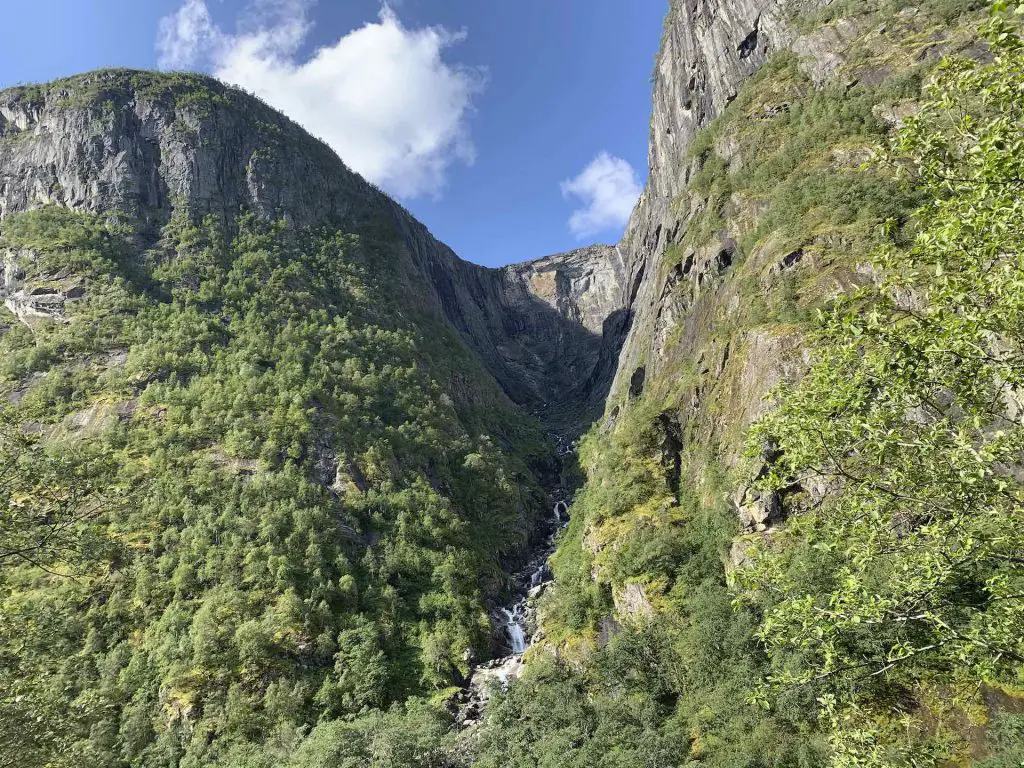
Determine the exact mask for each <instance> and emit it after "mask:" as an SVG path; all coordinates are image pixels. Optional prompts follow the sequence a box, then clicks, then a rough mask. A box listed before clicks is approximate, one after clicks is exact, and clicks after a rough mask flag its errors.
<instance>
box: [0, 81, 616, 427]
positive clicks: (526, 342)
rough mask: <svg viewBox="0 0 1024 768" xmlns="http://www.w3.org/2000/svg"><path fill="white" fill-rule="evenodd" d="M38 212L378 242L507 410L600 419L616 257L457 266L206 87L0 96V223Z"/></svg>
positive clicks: (66, 84)
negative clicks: (270, 225) (561, 409)
mask: <svg viewBox="0 0 1024 768" xmlns="http://www.w3.org/2000/svg"><path fill="white" fill-rule="evenodd" d="M48 204H56V205H62V206H67V207H70V208H73V209H76V210H82V211H90V212H95V213H103V214H105V215H106V214H113V213H115V212H116V213H117V215H119V216H120V217H122V218H123V220H124V221H125V222H126V223H128V224H129V225H131V226H132V227H133V228H134V230H135V232H136V233H137V235H138V239H139V246H140V248H144V247H147V246H149V245H151V244H152V243H153V242H155V241H156V240H157V239H158V238H159V235H160V230H161V228H162V227H163V226H164V225H166V224H167V223H168V222H170V221H171V219H172V217H173V216H175V215H181V214H186V215H188V216H189V217H191V218H192V219H194V220H199V219H202V218H204V217H207V216H213V217H214V218H216V219H219V220H221V221H223V222H224V223H225V224H227V225H228V226H230V225H231V222H232V221H233V220H234V217H236V216H237V215H238V214H239V212H240V211H252V212H254V213H256V214H257V215H259V216H261V217H264V218H267V219H271V218H272V219H285V220H287V221H289V222H291V223H293V224H294V225H296V226H300V227H302V226H313V227H317V226H328V227H335V228H340V229H342V230H343V231H346V232H352V233H357V234H365V235H368V236H369V237H368V238H367V239H368V240H370V239H372V240H373V241H374V242H376V243H380V242H386V243H387V244H388V246H389V249H390V251H391V256H392V257H393V258H395V259H397V260H398V263H399V265H400V269H399V272H400V274H402V275H407V276H408V282H409V284H410V293H411V295H421V294H424V293H426V294H427V296H426V298H425V299H424V300H425V301H427V302H428V303H430V304H432V308H433V310H434V311H438V312H442V313H444V314H445V315H446V316H447V318H448V320H449V321H450V322H451V324H452V325H453V326H454V327H455V329H456V330H458V331H459V333H460V334H461V335H462V337H463V338H464V340H465V341H466V343H467V344H468V346H469V347H470V348H471V349H472V350H473V351H474V352H475V353H476V354H477V356H478V357H480V359H481V360H482V361H483V362H484V364H485V365H486V367H487V368H488V369H489V370H490V372H491V373H492V374H493V375H494V377H495V378H496V379H497V381H498V382H499V384H500V385H501V386H502V387H503V389H504V390H505V392H506V393H507V394H508V395H509V397H511V399H512V400H514V401H516V402H518V403H521V404H523V405H526V406H528V407H530V408H533V409H537V410H543V409H544V407H545V404H550V403H552V402H553V401H559V400H563V401H564V400H566V399H567V398H568V399H578V398H583V399H584V400H586V401H587V402H588V403H590V404H591V405H593V406H594V407H598V408H599V406H600V403H601V402H602V400H603V395H604V391H605V390H607V387H608V384H609V383H610V378H611V372H612V370H613V368H614V364H613V360H614V358H615V356H616V354H617V350H618V345H619V343H620V341H621V330H622V328H623V325H624V324H623V322H622V320H621V318H620V319H619V320H618V321H616V322H612V323H611V326H610V332H609V333H608V334H605V333H604V325H605V320H606V319H608V318H609V317H610V316H613V315H614V314H615V313H616V311H617V310H621V309H622V306H623V303H624V290H623V281H624V278H625V267H624V264H623V260H622V258H621V257H620V255H619V251H618V249H617V248H615V247H614V246H596V247H592V248H586V249H582V250H579V251H574V252H572V253H568V254H559V255H556V256H552V257H549V258H548V259H542V260H539V261H533V262H530V263H528V264H524V265H519V266H514V267H508V268H506V269H487V268H484V267H479V266H477V265H473V264H469V263H467V262H464V261H462V260H460V259H459V258H458V257H457V256H456V255H455V254H454V253H453V252H452V251H451V250H450V249H449V248H447V247H446V246H444V245H443V244H442V243H440V242H438V241H437V240H436V239H434V237H433V236H432V235H431V234H430V233H429V231H428V230H427V229H426V227H424V226H423V225H422V224H421V223H420V222H418V221H416V220H415V219H414V218H413V217H412V216H411V215H410V214H409V213H408V212H407V211H406V210H405V209H403V208H402V207H401V206H400V205H398V204H397V203H396V202H395V201H393V200H392V199H390V198H389V197H387V196H386V195H385V194H384V193H382V192H381V191H380V190H378V189H376V188H375V187H373V186H372V185H370V184H368V183H367V182H366V181H365V180H363V179H362V178H361V177H360V176H358V175H357V174H355V173H353V172H352V171H350V170H349V169H348V168H347V167H346V166H345V165H344V163H343V162H342V161H341V160H339V159H338V157H337V156H336V155H335V154H334V153H333V152H332V151H331V150H330V149H329V148H328V147H327V146H326V145H324V144H323V143H321V142H319V141H317V140H316V139H314V138H312V137H311V136H309V135H308V134H307V133H306V132H305V131H303V130H302V129H301V128H300V127H299V126H298V125H296V124H295V123H293V122H292V121H290V120H288V119H287V118H285V117H284V116H283V115H281V114H279V113H278V112H276V111H274V110H273V109H271V108H269V107H268V106H266V105H265V104H263V103H261V102H260V101H258V100H257V99H255V98H254V97H251V96H248V95H246V94H244V93H241V92H239V91H236V90H233V89H230V88H227V87H225V86H223V85H221V84H220V83H218V82H216V81H214V80H212V79H210V78H205V77H202V76H198V75H162V74H157V73H147V72H135V71H127V70H107V71H100V72H94V73H89V74H87V75H81V76H78V77H74V78H70V79H68V80H64V81H59V82H57V83H54V84H51V85H48V86H29V87H21V88H14V89H10V90H7V91H3V92H0V222H2V219H3V218H5V217H8V216H11V215H12V214H16V213H18V212H21V211H25V210H28V209H30V208H35V207H39V206H43V205H48ZM0 230H2V223H0ZM424 288H426V291H424ZM6 293H7V294H10V293H11V291H9V290H7V291H6ZM2 298H4V299H5V300H9V301H11V300H13V299H12V298H11V297H9V296H7V295H5V296H3V297H2ZM570 391H571V394H570Z"/></svg>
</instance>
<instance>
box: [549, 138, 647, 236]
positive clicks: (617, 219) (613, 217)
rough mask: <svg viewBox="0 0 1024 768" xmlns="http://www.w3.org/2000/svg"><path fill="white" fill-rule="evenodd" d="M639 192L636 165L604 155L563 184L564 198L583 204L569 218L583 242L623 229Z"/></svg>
mask: <svg viewBox="0 0 1024 768" xmlns="http://www.w3.org/2000/svg"><path fill="white" fill-rule="evenodd" d="M640 192H641V187H640V180H639V179H638V178H637V175H636V171H634V170H633V166H631V165H630V164H629V163H628V162H626V161H625V160H623V159H622V158H619V157H612V156H611V155H609V154H608V153H607V152H601V153H600V154H599V155H598V156H597V157H595V158H594V159H593V160H592V161H591V163H590V165H588V166H587V167H586V168H584V169H583V171H582V172H581V173H580V175H579V176H577V177H576V178H574V179H568V180H567V181H563V182H562V195H563V196H564V197H565V198H566V199H569V198H578V199H580V200H581V201H582V202H583V204H584V205H583V207H582V208H578V209H576V210H575V211H573V214H572V216H570V217H569V229H570V230H571V231H572V233H573V234H574V235H576V237H578V238H580V239H583V238H586V237H592V236H593V235H597V234H600V233H602V232H607V231H608V230H613V229H622V228H623V227H625V226H626V222H628V221H629V216H630V214H631V213H632V212H633V206H634V205H636V201H637V199H639V197H640Z"/></svg>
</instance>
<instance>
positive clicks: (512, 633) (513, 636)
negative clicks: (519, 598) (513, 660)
mask: <svg viewBox="0 0 1024 768" xmlns="http://www.w3.org/2000/svg"><path fill="white" fill-rule="evenodd" d="M518 608H519V606H518V605H517V606H516V607H515V611H516V612H518ZM501 610H502V612H503V613H504V614H505V618H506V619H507V620H508V623H507V624H506V625H505V631H506V632H507V633H508V641H509V644H510V645H511V646H512V653H514V654H516V655H517V656H518V655H519V654H520V653H523V652H524V651H525V650H526V633H525V632H524V631H523V625H522V621H523V620H522V618H520V617H518V616H516V612H513V611H510V610H509V609H508V608H502V609H501Z"/></svg>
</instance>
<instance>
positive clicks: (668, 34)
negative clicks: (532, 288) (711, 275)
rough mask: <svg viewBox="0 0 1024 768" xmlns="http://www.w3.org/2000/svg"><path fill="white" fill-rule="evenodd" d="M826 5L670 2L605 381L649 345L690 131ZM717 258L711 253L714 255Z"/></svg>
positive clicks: (623, 373) (797, 0)
mask: <svg viewBox="0 0 1024 768" xmlns="http://www.w3.org/2000/svg"><path fill="white" fill-rule="evenodd" d="M827 4H828V0H724V1H723V0H698V1H697V2H672V3H671V5H670V8H669V12H668V16H667V17H666V20H665V32H664V36H663V39H662V45H661V48H660V50H659V52H658V57H657V60H656V63H655V70H654V96H653V111H652V115H651V134H650V144H649V165H650V177H649V180H648V183H647V188H646V190H645V191H644V194H643V196H642V197H641V199H640V202H639V203H638V204H637V207H636V209H635V210H634V212H633V215H632V217H631V219H630V222H629V225H628V227H627V230H626V235H625V237H624V239H623V242H622V244H621V246H620V247H621V248H622V250H623V251H624V252H625V253H626V254H627V255H626V260H627V269H628V274H629V278H628V279H629V282H630V284H631V285H632V286H633V289H632V290H633V292H634V293H635V298H634V300H633V302H632V304H631V308H632V309H633V311H634V313H635V322H634V324H633V327H632V331H631V332H630V334H629V340H628V342H627V343H626V345H625V348H624V350H623V354H622V360H621V362H620V365H619V368H618V373H617V376H616V380H615V385H614V390H615V391H620V390H622V389H623V388H625V387H626V386H628V382H629V381H630V379H631V378H632V376H633V375H634V372H635V371H636V369H637V366H638V365H639V364H640V363H639V362H638V361H639V360H640V358H641V357H642V350H643V349H644V347H645V345H647V344H648V342H649V340H650V338H649V337H650V332H651V325H652V315H657V314H658V313H659V304H660V302H661V300H662V299H663V296H662V293H663V291H664V288H665V283H664V275H662V274H661V270H660V268H659V267H660V265H659V262H660V259H661V256H662V254H663V253H664V252H665V250H666V249H667V248H668V247H669V246H670V245H671V244H672V243H674V242H678V240H679V239H680V238H681V237H682V236H683V234H684V231H685V227H686V218H687V213H688V212H687V211H684V210H682V209H681V208H680V207H679V206H678V205H673V203H676V202H678V200H679V199H680V197H681V196H682V195H683V194H684V192H685V191H686V188H687V185H688V183H689V181H690V178H691V176H692V175H693V174H694V173H695V172H696V171H697V170H698V169H699V164H698V163H697V162H695V160H694V158H693V157H691V154H690V148H691V145H692V143H693V140H694V138H695V137H696V135H697V133H698V131H700V130H701V129H703V128H705V127H707V126H708V125H709V124H710V123H711V121H712V120H714V119H715V118H717V117H719V116H720V115H721V114H722V113H723V112H724V111H725V109H726V107H728V105H729V104H730V103H731V102H732V101H733V99H735V98H736V95H737V93H738V91H739V89H740V87H741V86H742V85H743V84H744V82H746V81H747V80H748V79H749V78H750V77H752V76H753V75H754V74H755V73H756V72H758V71H759V70H760V69H761V67H763V66H764V64H765V62H766V61H767V60H768V58H769V56H771V55H772V54H773V53H778V52H780V51H783V50H786V49H787V48H788V47H790V45H791V44H792V43H793V41H794V39H795V38H796V37H797V35H796V33H795V31H794V30H793V27H792V22H793V20H794V14H795V13H796V12H798V11H800V10H803V11H805V12H811V11H813V10H814V9H815V8H817V7H820V6H823V5H827ZM715 256H716V257H717V254H715Z"/></svg>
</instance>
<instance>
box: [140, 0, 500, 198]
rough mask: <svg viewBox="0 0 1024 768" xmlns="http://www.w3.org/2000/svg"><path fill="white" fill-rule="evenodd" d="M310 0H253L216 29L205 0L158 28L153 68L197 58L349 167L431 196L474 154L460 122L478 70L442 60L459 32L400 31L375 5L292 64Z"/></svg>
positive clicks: (478, 85)
mask: <svg viewBox="0 0 1024 768" xmlns="http://www.w3.org/2000/svg"><path fill="white" fill-rule="evenodd" d="M309 6H310V2H309V0H258V2H256V4H255V5H253V6H252V7H251V8H250V10H249V12H248V14H247V15H246V17H245V18H244V19H243V20H242V21H241V22H240V24H239V30H240V31H239V32H238V33H237V34H227V33H225V32H224V31H223V30H221V29H220V28H218V27H217V26H216V25H215V24H214V23H213V21H212V19H211V17H210V13H209V10H208V8H207V6H206V4H205V2H204V0H186V2H185V4H184V5H183V6H182V7H181V8H180V9H179V10H178V12H177V13H175V14H173V15H172V16H169V17H167V18H165V19H164V20H163V21H162V22H161V24H160V32H159V36H158V39H157V48H158V51H159V53H160V66H161V67H166V68H185V67H196V66H201V67H204V68H208V69H210V70H211V71H212V72H213V74H214V75H215V76H216V77H217V78H219V79H221V80H223V81H225V82H227V83H231V84H233V85H238V86H241V87H242V88H245V89H246V90H248V91H251V92H252V93H255V94H257V95H258V96H260V97H261V98H262V99H264V100H265V101H266V102H268V103H269V104H271V105H273V106H274V107H277V108H278V109H280V110H281V111H283V112H284V113H285V114H287V115H288V116H289V117H291V118H292V119H294V120H296V121H297V122H298V123H300V124H301V125H302V126H303V127H305V128H306V129H307V130H309V131H310V132H311V133H313V134H315V135H317V136H319V137H320V138H322V139H324V140H325V141H326V142H327V143H328V144H330V145H331V147H333V148H334V150H335V151H336V152H337V153H338V154H339V155H340V156H341V158H342V159H343V160H344V161H345V162H346V163H347V164H348V165H349V166H351V167H352V168H353V169H354V170H356V171H358V172H359V173H361V174H363V175H364V176H365V177H366V178H368V179H369V180H370V181H373V182H375V183H377V184H379V185H381V186H382V187H384V188H385V189H387V190H389V191H391V192H393V193H395V194H397V195H399V196H401V197H406V198H412V197H418V196H421V195H438V194H439V193H440V191H441V190H442V188H443V187H444V183H445V178H446V175H447V172H448V170H449V168H450V167H451V165H452V164H453V163H455V162H461V163H465V164H467V165H469V164H472V163H473V161H474V159H475V156H476V151H475V148H474V146H473V141H472V138H471V136H470V132H469V127H468V118H469V116H470V114H471V113H472V111H473V99H474V98H475V97H476V96H477V95H479V94H480V93H481V91H482V90H483V88H484V86H485V81H486V73H485V72H484V70H482V69H481V68H477V67H465V66H459V65H453V64H449V63H448V62H446V61H445V60H444V52H445V50H446V49H447V48H449V47H451V46H453V45H455V44H457V43H459V42H460V41H462V40H463V39H465V34H466V33H465V32H451V31H449V30H447V29H445V28H444V27H440V26H435V27H423V28H420V29H407V28H406V27H404V26H403V25H402V23H401V21H400V20H399V18H398V16H397V15H396V14H395V12H394V11H393V10H392V9H391V8H390V6H388V5H387V4H384V5H383V6H382V8H381V11H380V15H379V17H378V19H377V21H375V22H371V23H368V24H366V25H364V26H362V27H360V28H359V29H355V30H353V31H351V32H349V33H348V34H347V35H345V36H343V37H341V38H339V39H338V41H337V42H335V43H334V44H333V45H329V46H326V47H324V48H321V49H319V50H317V51H316V52H314V53H313V54H312V55H311V56H310V57H308V58H306V59H304V60H300V59H299V58H298V51H299V50H300V48H301V47H302V44H303V43H304V42H305V41H306V39H307V36H308V34H309V31H310V28H311V23H310V22H309V19H308V15H307V11H308V8H309Z"/></svg>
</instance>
